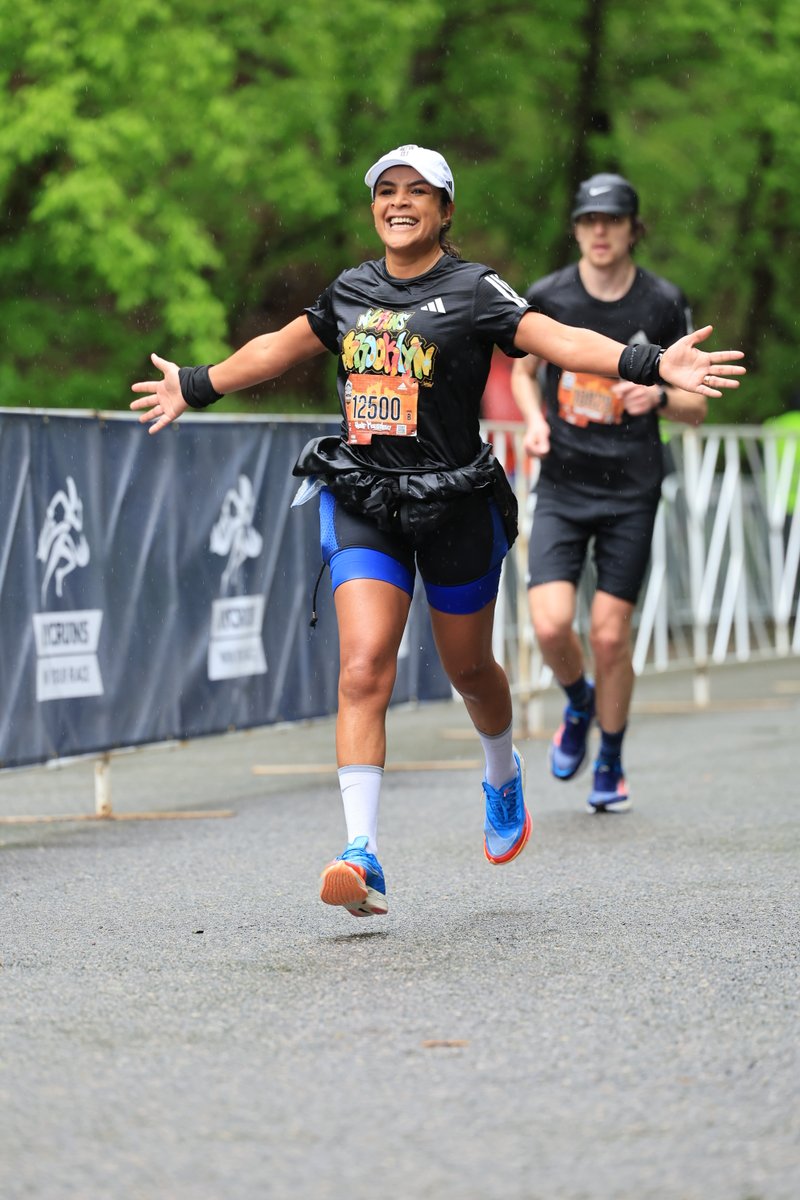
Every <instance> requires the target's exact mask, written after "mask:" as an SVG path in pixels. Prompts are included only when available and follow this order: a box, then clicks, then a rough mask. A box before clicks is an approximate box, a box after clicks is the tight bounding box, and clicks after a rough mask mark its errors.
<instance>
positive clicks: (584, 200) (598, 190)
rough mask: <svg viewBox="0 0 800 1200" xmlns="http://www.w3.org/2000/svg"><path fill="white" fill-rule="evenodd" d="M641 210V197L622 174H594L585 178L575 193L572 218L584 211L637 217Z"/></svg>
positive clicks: (581, 214)
mask: <svg viewBox="0 0 800 1200" xmlns="http://www.w3.org/2000/svg"><path fill="white" fill-rule="evenodd" d="M638 211H639V197H638V196H637V194H636V192H635V191H634V189H633V187H631V185H630V184H629V183H628V181H627V179H624V178H623V177H622V175H593V176H592V177H591V179H584V181H583V183H582V184H580V186H579V187H578V190H577V192H576V193H575V203H574V204H573V207H572V220H573V221H575V220H577V218H578V217H580V216H583V214H584V213H593V212H595V213H617V214H618V215H620V216H624V215H626V214H627V215H629V216H631V217H635V216H636V214H637V213H638Z"/></svg>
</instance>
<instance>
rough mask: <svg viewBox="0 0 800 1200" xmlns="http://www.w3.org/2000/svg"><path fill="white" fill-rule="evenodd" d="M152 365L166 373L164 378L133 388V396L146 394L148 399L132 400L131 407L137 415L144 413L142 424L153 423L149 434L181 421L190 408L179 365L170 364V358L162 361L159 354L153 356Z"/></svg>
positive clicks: (137, 384)
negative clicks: (179, 374)
mask: <svg viewBox="0 0 800 1200" xmlns="http://www.w3.org/2000/svg"><path fill="white" fill-rule="evenodd" d="M150 361H151V362H152V364H153V366H154V367H158V369H159V371H161V372H163V375H164V378H163V379H157V380H152V379H149V380H145V381H143V382H141V383H134V384H132V385H131V391H132V392H145V393H146V395H143V396H140V397H139V399H138V400H132V401H131V405H130V407H131V408H132V409H133V411H134V412H140V413H141V416H140V417H139V420H140V421H141V423H142V424H146V423H147V422H148V421H149V422H151V425H150V428H149V429H148V431H147V432H148V433H158V432H159V430H160V429H164V428H165V426H167V425H170V424H171V423H172V422H173V421H177V419H178V417H179V416H181V414H182V413H185V412H186V410H187V408H188V407H189V405H188V404H187V403H186V401H185V400H184V398H183V393H182V392H181V383H180V379H179V377H178V365H177V363H174V362H170V361H169V359H167V358H159V356H158V355H157V354H151V355H150Z"/></svg>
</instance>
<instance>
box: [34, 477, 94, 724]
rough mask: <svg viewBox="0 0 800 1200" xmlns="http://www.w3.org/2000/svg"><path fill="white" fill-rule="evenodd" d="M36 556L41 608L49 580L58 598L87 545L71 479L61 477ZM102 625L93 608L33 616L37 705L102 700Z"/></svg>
mask: <svg viewBox="0 0 800 1200" xmlns="http://www.w3.org/2000/svg"><path fill="white" fill-rule="evenodd" d="M36 557H37V559H38V560H39V562H41V563H44V564H45V569H44V576H43V578H42V590H41V597H42V605H44V604H45V603H46V601H47V591H48V588H49V586H50V582H51V581H55V593H56V596H57V597H58V599H61V597H62V595H63V591H64V580H65V578H66V576H67V575H69V574H70V572H72V571H74V570H76V568H78V567H85V566H86V565H87V563H88V562H89V559H90V557H91V555H90V552H89V543H88V542H87V540H86V537H85V535H84V533H83V501H82V500H81V498H80V496H79V495H78V489H77V488H76V486H75V480H74V479H73V478H72V476H71V475H68V476H67V486H66V490H63V489H59V490H58V491H57V492H56V493H55V494H54V496H53V498H52V500H51V501H50V503H49V504H48V506H47V512H46V514H45V519H44V524H43V525H42V528H41V530H40V532H39V541H38V544H37V547H36ZM102 621H103V613H102V611H101V610H100V609H96V608H91V609H79V610H77V611H74V612H40V613H34V614H33V631H34V635H35V638H36V699H37V700H38V701H39V702H40V703H41V702H42V701H45V700H69V699H72V698H73V697H78V696H102V695H103V680H102V678H101V676H100V664H99V662H98V660H97V647H98V644H99V641H100V626H101V624H102Z"/></svg>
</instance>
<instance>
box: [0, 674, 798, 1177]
mask: <svg viewBox="0 0 800 1200" xmlns="http://www.w3.org/2000/svg"><path fill="white" fill-rule="evenodd" d="M690 696H691V686H690V682H689V680H688V677H686V676H678V675H676V676H664V677H660V678H645V679H643V680H641V681H640V683H639V687H638V690H637V698H636V706H635V711H634V717H633V720H632V723H631V731H630V735H629V738H628V742H627V753H626V767H627V772H628V775H629V780H630V783H631V787H632V795H633V798H634V804H635V808H634V811H633V812H632V813H630V814H626V815H622V814H617V815H616V816H605V817H604V816H590V815H588V814H586V813H585V812H584V811H583V800H584V793H585V791H586V790H587V787H588V780H587V778H586V777H584V778H583V779H582V780H579V781H578V782H574V783H571V784H567V785H563V784H559V783H557V782H556V781H554V780H551V779H550V778H549V777H548V776H547V773H546V765H545V759H546V743H545V741H544V740H539V739H533V738H525V739H521V740H520V748H521V749H522V750H523V751H524V753H525V756H526V759H527V765H528V799H529V805H530V807H531V809H532V812H533V816H534V833H533V838H532V840H531V843H530V845H529V848H528V849H527V851H526V852H525V854H524V855H523V856H522V857H521V858H520V859H519V860H517V861H516V862H515V863H513V864H510V865H508V866H506V867H502V868H495V867H491V866H489V865H488V864H487V863H486V862H485V860H484V858H483V855H482V842H481V828H482V820H483V815H482V802H481V794H480V786H479V779H480V772H479V771H478V770H476V769H475V767H474V766H471V765H470V761H474V760H476V759H477V745H476V742H475V741H474V739H472V738H471V737H470V735H469V725H468V722H467V719H466V716H465V714H464V712H463V709H462V708H461V707H460V706H459V705H457V704H449V703H448V704H436V705H431V706H426V707H424V708H421V709H417V710H414V709H404V710H395V711H393V712H392V714H391V720H390V747H391V760H392V763H393V764H394V765H401V764H408V763H412V764H414V763H416V764H417V766H416V767H414V768H413V769H411V770H395V771H391V772H388V773H387V777H386V786H385V791H384V805H383V817H382V823H381V859H382V862H383V865H384V868H385V871H386V877H387V884H388V896H389V905H390V909H389V914H388V916H387V917H385V918H376V919H372V920H362V921H356V920H354V919H352V918H351V917H349V916H348V915H347V914H345V913H343V912H341V911H339V910H335V909H330V908H326V907H325V906H323V905H322V904H320V902H319V900H318V898H317V876H318V873H319V870H320V868H321V867H322V866H323V865H324V863H325V862H326V861H327V860H328V859H330V858H331V857H333V856H334V855H335V854H337V853H339V852H340V850H341V849H342V847H343V845H344V840H345V839H344V827H343V821H342V817H341V812H340V806H339V801H338V793H337V789H336V781H335V776H334V775H333V774H332V773H331V772H330V771H327V772H326V771H325V770H324V767H325V764H330V763H331V762H332V723H331V722H330V721H322V722H318V723H315V724H313V725H303V726H294V727H289V728H272V729H265V730H260V731H254V732H251V733H247V734H233V735H228V736H227V737H223V738H216V739H208V740H205V741H198V742H193V743H191V744H189V745H187V746H183V747H180V748H173V749H164V748H153V749H148V750H144V751H139V752H136V753H133V754H129V755H125V756H121V757H119V758H116V759H114V761H113V764H112V769H111V780H112V799H113V803H114V808H115V811H116V812H117V813H119V814H123V813H130V812H162V813H167V812H179V813H187V812H200V813H205V812H209V811H211V810H219V809H226V810H229V811H231V812H232V814H233V815H232V816H230V817H219V818H213V817H208V818H202V817H201V818H200V819H190V820H163V821H162V820H133V821H111V822H103V823H100V822H77V821H71V822H57V823H52V824H18V825H0V873H1V874H2V889H3V893H2V894H3V903H2V911H1V913H0V945H1V949H0V957H2V969H0V1104H2V1114H1V1117H2V1119H1V1120H0V1195H1V1196H2V1197H3V1200H18V1198H22V1197H26V1198H27V1197H35V1198H36V1200H61V1198H62V1197H70V1198H73V1197H76V1198H80V1200H99V1198H103V1200H105V1198H110V1200H264V1198H268V1200H271V1198H273V1197H274V1198H280V1200H283V1198H284V1197H285V1198H287V1200H288V1198H289V1197H292V1198H295V1197H299V1198H309V1200H328V1198H331V1200H343V1198H344V1197H347V1198H348V1200H362V1198H363V1200H367V1198H368V1197H369V1198H370V1200H372V1198H373V1197H375V1196H379V1197H383V1198H384V1200H396V1198H406V1197H413V1198H414V1200H451V1198H453V1200H495V1197H496V1198H498V1200H499V1198H500V1197H503V1198H508V1200H617V1198H619V1200H623V1198H624V1200H650V1198H652V1200H796V1197H797V1196H798V1195H800V1139H799V1136H798V1135H799V1134H800V1110H799V1107H798V1100H799V1099H800V1054H799V1053H798V1033H800V1020H798V997H799V996H800V989H799V988H798V974H799V972H798V931H799V924H800V923H799V922H798V890H799V889H798V861H799V856H798V849H799V848H800V820H799V819H798V818H799V815H800V804H799V803H798V799H799V794H800V771H799V770H798V767H799V766H800V753H799V752H798V740H800V732H799V731H800V721H798V717H799V716H800V664H799V663H798V662H797V661H793V662H792V661H789V662H783V663H779V664H771V665H751V666H745V667H737V668H725V669H721V670H720V671H718V672H716V673H715V675H714V677H713V683H712V706H711V708H710V709H709V710H708V711H705V712H703V713H697V712H695V711H693V710H692V706H691V703H690ZM547 705H548V706H549V713H548V715H549V716H550V717H551V718H552V723H553V724H554V723H555V721H556V717H557V711H558V698H557V696H556V694H555V692H553V693H549V694H548V700H547ZM442 761H445V762H446V763H447V764H448V765H447V768H446V769H437V770H433V769H430V768H427V767H425V766H423V765H420V764H425V763H432V762H442ZM315 766H321V767H322V768H323V770H322V771H321V772H316V773H315V772H314V771H313V770H312V768H313V767H315ZM298 767H302V771H300V770H298ZM254 768H259V769H261V770H262V771H266V772H267V773H255V772H254ZM280 768H284V769H285V770H286V772H287V773H276V772H278V771H279V769H280ZM92 770H93V768H92V765H91V764H89V763H75V764H72V765H70V766H67V767H64V768H61V769H58V770H53V769H44V768H38V769H34V770H29V771H22V772H15V773H6V774H3V775H0V815H6V816H7V815H10V814H18V815H29V816H30V815H34V814H37V815H51V816H53V815H58V814H75V815H77V814H80V813H89V812H91V810H92V808H93V793H92V788H93V781H92Z"/></svg>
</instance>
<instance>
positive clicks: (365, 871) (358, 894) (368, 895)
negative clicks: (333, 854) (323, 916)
mask: <svg viewBox="0 0 800 1200" xmlns="http://www.w3.org/2000/svg"><path fill="white" fill-rule="evenodd" d="M368 843H369V838H366V837H357V838H353V840H352V842H350V843H349V845H347V846H346V847H345V849H344V851H343V853H342V854H340V855H339V857H338V858H335V859H334V860H333V862H330V863H328V865H327V867H326V868H325V870H324V871H323V872H322V875H321V877H320V889H319V898H320V900H322V902H323V903H324V904H338V905H341V906H342V908H346V909H347V911H348V912H349V913H352V914H353V916H354V917H379V916H383V914H384V913H385V912H388V909H389V905H388V903H387V902H386V881H385V879H384V878H383V868H382V867H381V864H380V863H379V862H378V860H377V858H376V857H375V855H374V854H369V853H368V852H367V845H368Z"/></svg>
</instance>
